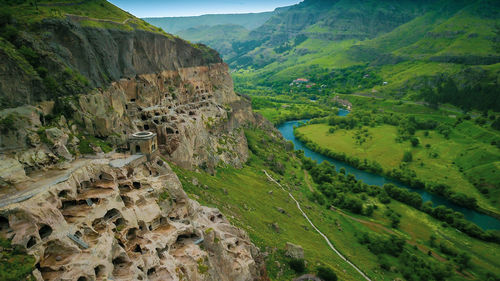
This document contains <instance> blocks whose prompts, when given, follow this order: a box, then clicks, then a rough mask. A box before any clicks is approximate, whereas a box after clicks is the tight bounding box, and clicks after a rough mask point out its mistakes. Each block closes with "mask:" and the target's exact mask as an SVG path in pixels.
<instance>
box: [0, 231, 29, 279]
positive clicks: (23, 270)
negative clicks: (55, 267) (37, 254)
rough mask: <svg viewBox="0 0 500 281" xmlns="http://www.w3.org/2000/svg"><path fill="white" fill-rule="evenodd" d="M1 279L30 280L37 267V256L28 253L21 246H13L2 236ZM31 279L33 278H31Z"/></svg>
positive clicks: (0, 255)
mask: <svg viewBox="0 0 500 281" xmlns="http://www.w3.org/2000/svg"><path fill="white" fill-rule="evenodd" d="M0 247H1V248H2V250H1V251H0V280H5V281H19V280H28V277H29V276H30V275H31V272H32V271H33V269H34V267H35V258H34V257H33V256H30V255H28V254H26V251H25V250H24V249H23V248H22V247H21V246H12V245H11V243H10V241H9V240H5V239H2V238H0ZM30 280H31V279H30Z"/></svg>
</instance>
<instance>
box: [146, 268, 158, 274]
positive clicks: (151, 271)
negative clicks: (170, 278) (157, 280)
mask: <svg viewBox="0 0 500 281" xmlns="http://www.w3.org/2000/svg"><path fill="white" fill-rule="evenodd" d="M155 273H156V268H154V267H152V268H150V269H148V273H147V274H148V276H150V275H152V274H155Z"/></svg>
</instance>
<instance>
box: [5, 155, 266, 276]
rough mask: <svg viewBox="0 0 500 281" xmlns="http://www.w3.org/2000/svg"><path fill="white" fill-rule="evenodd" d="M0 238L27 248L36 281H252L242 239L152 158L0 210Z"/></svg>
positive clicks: (95, 171)
mask: <svg viewBox="0 0 500 281" xmlns="http://www.w3.org/2000/svg"><path fill="white" fill-rule="evenodd" d="M0 236H1V237H4V238H9V239H12V243H13V244H18V245H22V246H24V247H26V248H27V250H28V253H30V254H32V255H34V256H35V257H36V260H37V264H36V269H35V274H34V275H35V276H38V279H41V280H107V278H108V279H113V280H228V281H229V280H259V278H260V275H261V274H260V272H261V268H262V266H263V265H262V262H261V258H260V254H259V251H258V249H257V248H256V247H255V246H254V245H253V244H252V243H251V242H250V240H249V238H248V236H247V234H246V233H245V232H244V231H242V230H240V229H238V228H236V227H234V226H232V225H231V224H229V222H228V221H227V220H226V219H225V218H224V216H223V215H222V214H221V213H220V212H219V211H218V210H217V209H213V208H207V207H203V206H200V205H199V204H198V203H197V202H195V201H193V200H191V199H189V198H188V197H187V195H186V193H185V192H184V191H183V189H182V186H181V183H180V182H179V180H178V178H177V176H176V175H175V173H173V171H172V170H171V169H170V167H169V166H168V165H167V163H165V162H163V161H162V160H161V159H160V158H157V159H154V160H153V161H151V162H147V163H143V164H136V166H132V165H128V166H124V167H123V168H112V167H111V166H109V165H108V164H103V162H102V161H100V162H99V161H94V162H92V163H91V164H89V165H86V166H84V167H81V168H79V169H76V170H75V171H73V172H72V174H71V176H70V177H69V178H68V180H66V181H63V182H60V183H58V184H55V185H52V186H50V187H49V189H48V190H46V191H44V192H40V193H39V194H38V195H36V196H34V197H32V198H31V199H28V200H26V201H23V202H20V203H15V204H11V205H8V206H5V207H2V208H0Z"/></svg>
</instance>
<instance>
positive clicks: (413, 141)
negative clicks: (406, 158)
mask: <svg viewBox="0 0 500 281" xmlns="http://www.w3.org/2000/svg"><path fill="white" fill-rule="evenodd" d="M419 144H420V141H419V140H418V138H416V137H413V138H411V145H412V146H413V147H417V146H418V145H419Z"/></svg>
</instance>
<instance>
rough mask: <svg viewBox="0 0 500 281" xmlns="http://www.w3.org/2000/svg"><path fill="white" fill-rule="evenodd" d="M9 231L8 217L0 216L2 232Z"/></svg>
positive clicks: (0, 229)
mask: <svg viewBox="0 0 500 281" xmlns="http://www.w3.org/2000/svg"><path fill="white" fill-rule="evenodd" d="M7 229H9V220H8V219H7V218H6V217H3V216H0V231H4V230H7Z"/></svg>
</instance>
